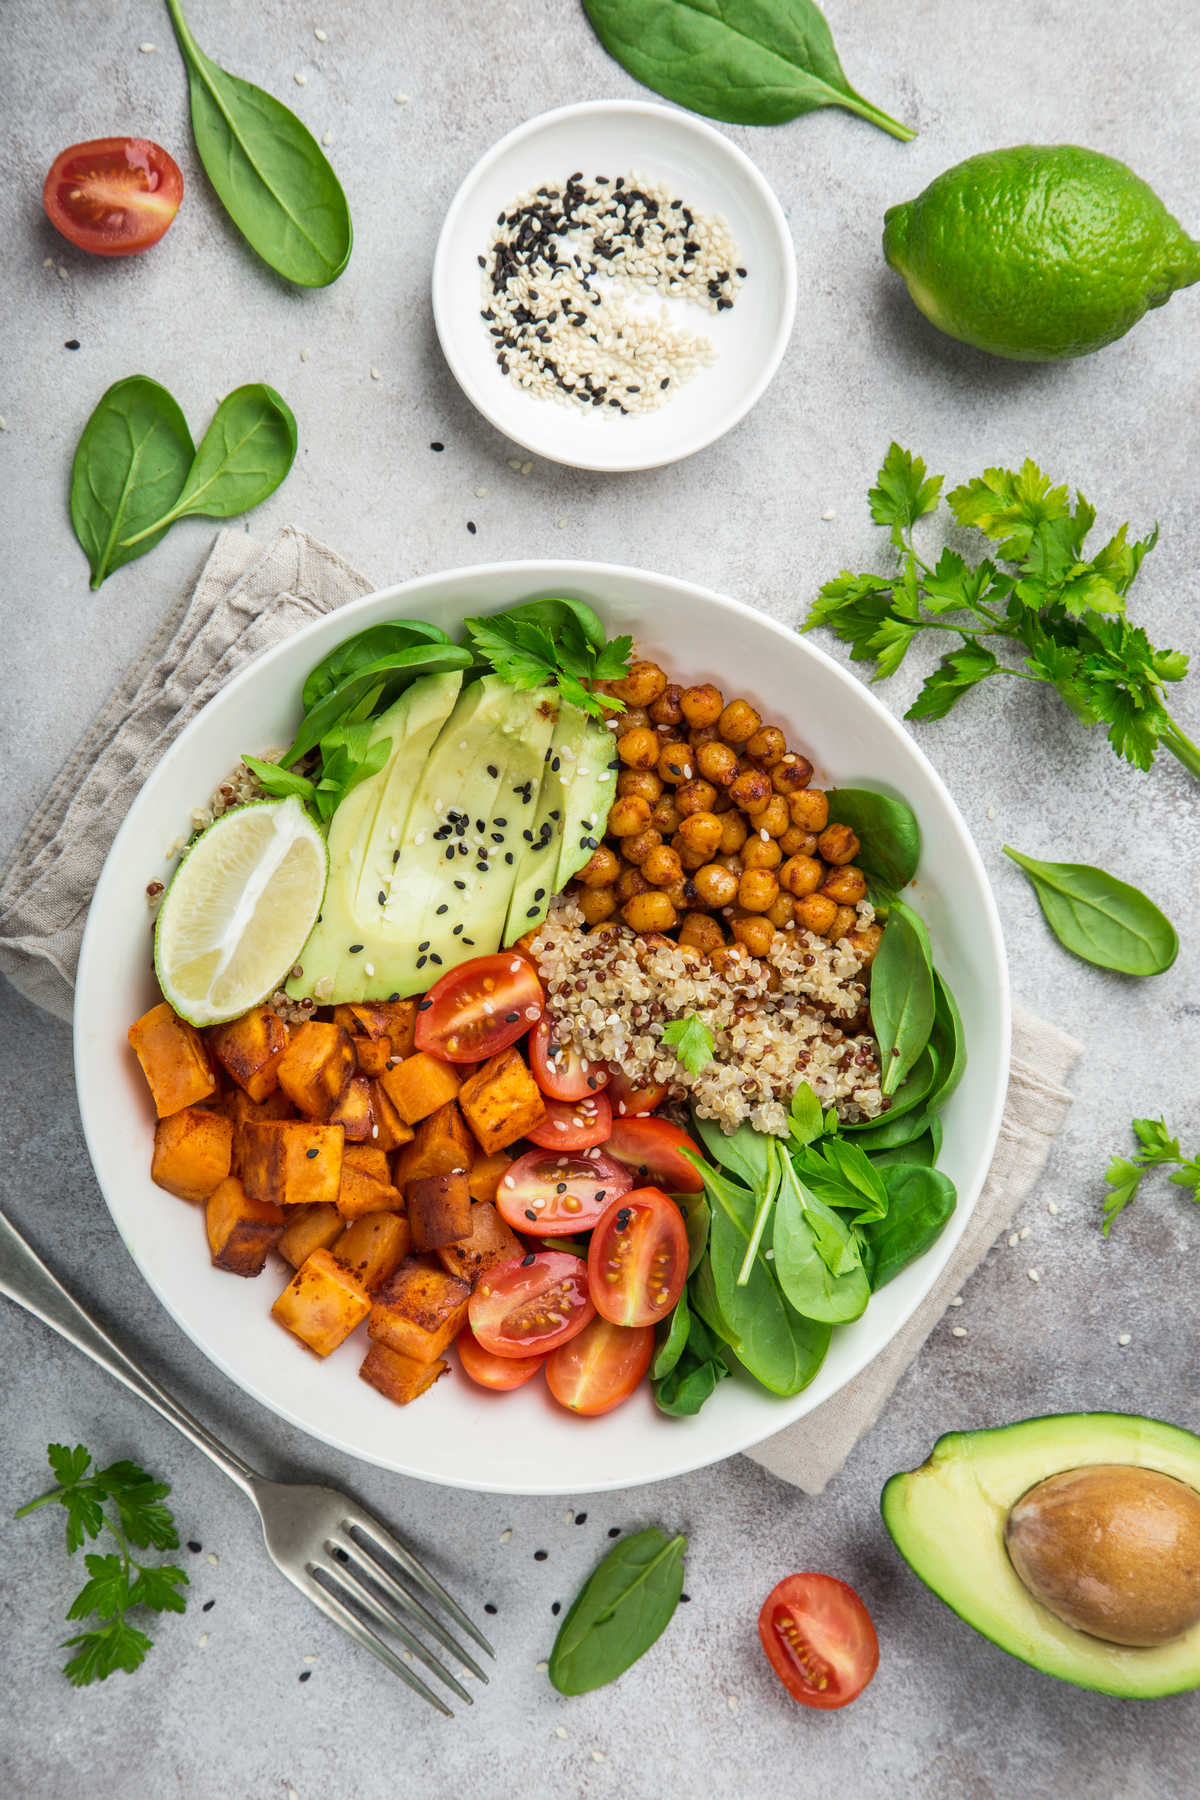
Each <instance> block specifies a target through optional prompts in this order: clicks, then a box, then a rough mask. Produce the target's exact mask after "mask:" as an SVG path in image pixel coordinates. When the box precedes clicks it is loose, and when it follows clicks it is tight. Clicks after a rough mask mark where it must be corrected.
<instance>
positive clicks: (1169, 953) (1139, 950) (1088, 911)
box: [876, 844, 1179, 975]
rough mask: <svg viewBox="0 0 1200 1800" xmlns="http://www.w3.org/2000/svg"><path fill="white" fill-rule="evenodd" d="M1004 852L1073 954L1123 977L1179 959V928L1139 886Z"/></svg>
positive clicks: (1084, 867) (1153, 971) (1157, 970)
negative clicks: (1029, 886) (1176, 929)
mask: <svg viewBox="0 0 1200 1800" xmlns="http://www.w3.org/2000/svg"><path fill="white" fill-rule="evenodd" d="M1004 854H1005V856H1009V857H1011V858H1012V860H1013V862H1015V863H1016V864H1017V865H1018V866H1019V867H1020V868H1022V869H1024V871H1025V873H1026V875H1028V877H1029V880H1030V882H1031V884H1032V886H1033V891H1034V893H1035V894H1036V895H1037V897H1038V903H1039V905H1040V906H1041V909H1042V911H1043V913H1044V914H1045V915H1046V923H1047V924H1048V925H1049V927H1050V929H1051V931H1052V932H1053V933H1054V935H1055V937H1056V938H1057V939H1058V941H1059V943H1060V944H1062V945H1063V947H1064V948H1065V949H1067V950H1070V951H1071V953H1072V955H1074V956H1079V957H1082V958H1083V960H1084V962H1090V963H1095V964H1096V966H1097V967H1098V968H1101V969H1113V970H1115V971H1116V972H1117V974H1119V975H1161V974H1162V973H1163V972H1164V970H1166V969H1169V968H1170V967H1171V964H1172V963H1173V962H1174V961H1175V958H1176V957H1177V956H1178V954H1179V938H1178V935H1177V933H1176V931H1175V927H1174V926H1173V925H1172V923H1171V921H1170V920H1169V919H1168V918H1167V917H1166V916H1165V914H1163V913H1161V912H1160V911H1159V909H1158V907H1157V906H1155V904H1154V902H1153V901H1152V900H1148V899H1147V898H1146V896H1145V894H1143V893H1141V892H1139V890H1138V889H1137V888H1135V887H1130V886H1129V885H1128V883H1127V882H1124V881H1118V880H1117V878H1116V876H1115V875H1109V874H1108V873H1107V871H1106V870H1104V869H1094V868H1092V867H1091V866H1090V865H1089V864H1088V863H1052V862H1038V861H1037V860H1036V859H1035V858H1034V857H1032V856H1022V855H1021V853H1020V851H1019V850H1013V849H1012V848H1010V846H1009V845H1008V844H1005V845H1004ZM880 948H881V949H882V945H881V946H880ZM876 960H878V958H877V959H876Z"/></svg>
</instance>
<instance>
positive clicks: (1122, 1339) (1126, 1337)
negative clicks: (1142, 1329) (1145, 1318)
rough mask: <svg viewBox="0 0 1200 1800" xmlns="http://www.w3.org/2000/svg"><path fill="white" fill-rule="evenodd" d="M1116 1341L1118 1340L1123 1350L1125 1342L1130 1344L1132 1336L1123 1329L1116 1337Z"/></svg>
mask: <svg viewBox="0 0 1200 1800" xmlns="http://www.w3.org/2000/svg"><path fill="white" fill-rule="evenodd" d="M1117 1342H1118V1344H1120V1346H1121V1348H1122V1350H1123V1349H1124V1348H1125V1346H1126V1344H1132V1342H1133V1338H1132V1336H1131V1335H1130V1333H1129V1332H1128V1331H1123V1332H1122V1333H1121V1335H1120V1337H1119V1338H1118V1339H1117Z"/></svg>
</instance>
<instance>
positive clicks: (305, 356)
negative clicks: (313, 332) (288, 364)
mask: <svg viewBox="0 0 1200 1800" xmlns="http://www.w3.org/2000/svg"><path fill="white" fill-rule="evenodd" d="M311 355H312V351H311V350H310V349H309V347H308V345H307V344H305V346H304V348H303V349H302V350H301V352H300V361H301V362H307V361H308V360H309V358H310V357H311Z"/></svg>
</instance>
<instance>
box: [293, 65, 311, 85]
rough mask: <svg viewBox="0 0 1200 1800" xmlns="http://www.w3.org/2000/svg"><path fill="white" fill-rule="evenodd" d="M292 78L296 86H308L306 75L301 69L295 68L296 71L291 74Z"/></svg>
mask: <svg viewBox="0 0 1200 1800" xmlns="http://www.w3.org/2000/svg"><path fill="white" fill-rule="evenodd" d="M292 80H293V81H294V82H295V84H296V86H297V87H307V86H308V76H307V75H306V74H305V73H304V70H303V69H297V70H296V73H295V74H294V75H293V76H292Z"/></svg>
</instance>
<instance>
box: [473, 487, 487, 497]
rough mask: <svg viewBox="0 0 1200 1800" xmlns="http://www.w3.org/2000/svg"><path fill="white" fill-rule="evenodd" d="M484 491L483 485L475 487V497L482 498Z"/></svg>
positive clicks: (485, 491) (485, 490)
mask: <svg viewBox="0 0 1200 1800" xmlns="http://www.w3.org/2000/svg"><path fill="white" fill-rule="evenodd" d="M486 493H487V489H486V488H485V487H477V488H476V489H475V498H476V499H477V500H482V499H483V498H484V496H485V495H486Z"/></svg>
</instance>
